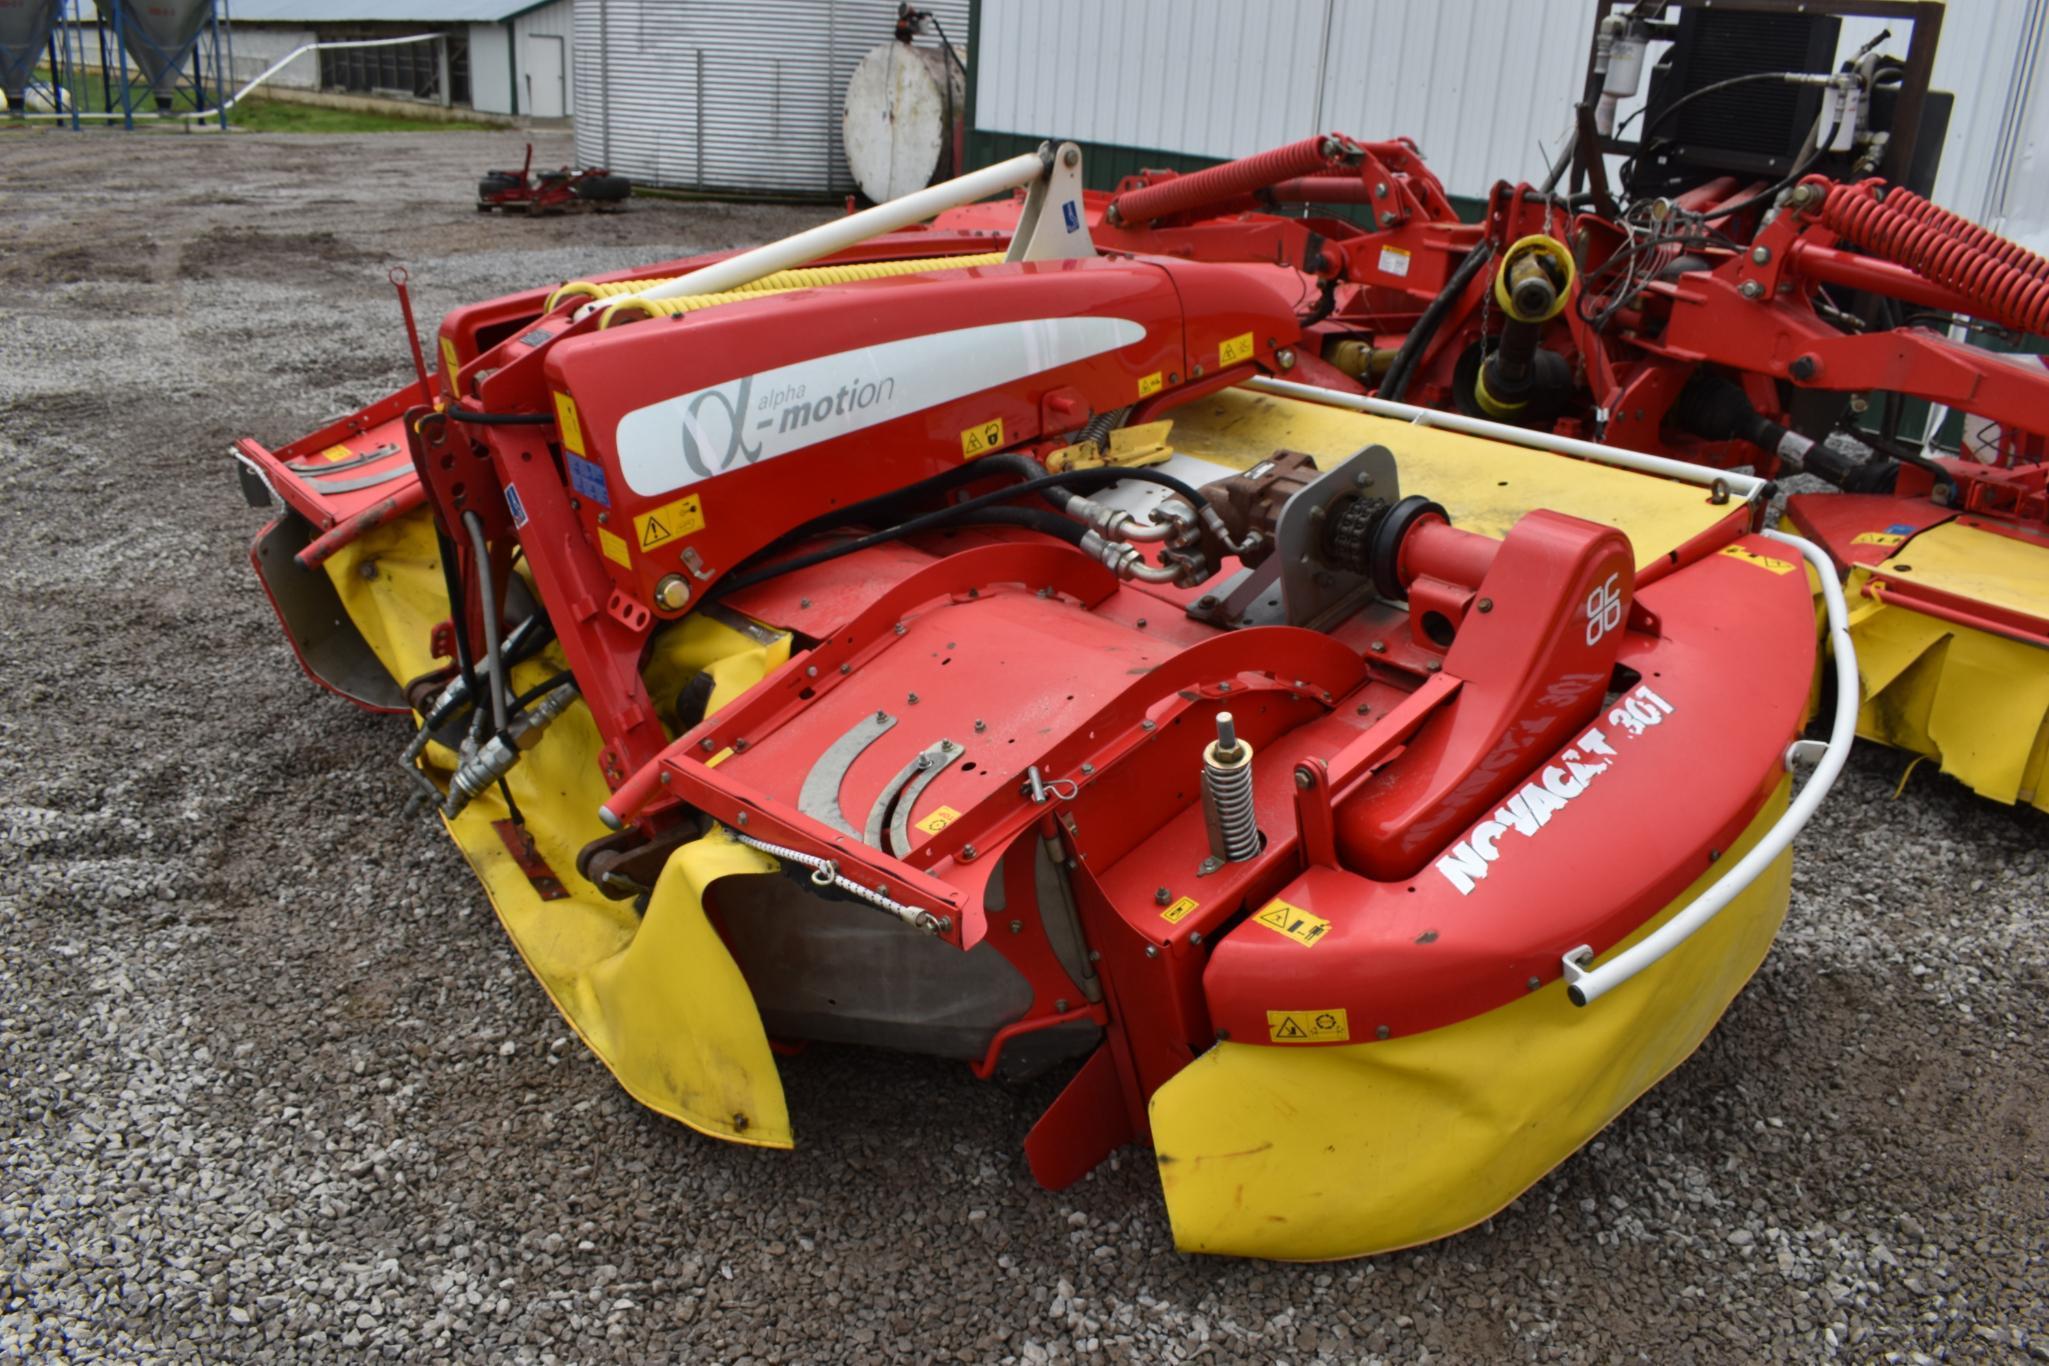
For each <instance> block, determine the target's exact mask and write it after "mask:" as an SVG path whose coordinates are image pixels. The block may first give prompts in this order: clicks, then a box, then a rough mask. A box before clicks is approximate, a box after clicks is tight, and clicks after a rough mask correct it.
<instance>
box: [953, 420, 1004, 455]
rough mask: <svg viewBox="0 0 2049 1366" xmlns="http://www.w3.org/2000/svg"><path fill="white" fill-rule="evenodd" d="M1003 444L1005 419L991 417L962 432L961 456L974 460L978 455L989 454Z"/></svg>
mask: <svg viewBox="0 0 2049 1366" xmlns="http://www.w3.org/2000/svg"><path fill="white" fill-rule="evenodd" d="M1002 445H1003V419H1002V418H1000V417H993V418H990V419H989V420H988V421H987V422H982V423H977V424H976V425H975V426H972V427H970V428H968V429H967V430H966V431H964V432H962V433H961V434H960V458H961V459H963V460H973V459H974V458H975V457H976V456H978V455H987V454H988V453H989V452H991V451H993V450H998V449H1000V448H1001V447H1002Z"/></svg>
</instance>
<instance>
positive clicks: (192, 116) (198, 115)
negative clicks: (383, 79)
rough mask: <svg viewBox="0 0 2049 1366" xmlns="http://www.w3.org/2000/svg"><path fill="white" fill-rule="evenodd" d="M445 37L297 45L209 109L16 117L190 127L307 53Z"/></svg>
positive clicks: (429, 35)
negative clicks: (145, 121)
mask: <svg viewBox="0 0 2049 1366" xmlns="http://www.w3.org/2000/svg"><path fill="white" fill-rule="evenodd" d="M446 36H447V35H446V34H441V33H414V34H409V35H407V36H406V37H403V38H351V39H349V40H347V41H345V42H329V43H301V44H300V45H299V46H298V47H295V48H293V49H292V50H291V51H290V52H287V53H286V54H285V55H284V56H282V57H280V58H278V59H277V60H276V61H274V62H272V63H271V64H270V65H269V66H267V67H265V68H264V69H263V70H262V71H261V72H259V73H257V76H256V78H255V79H254V80H252V81H250V82H249V83H248V84H247V85H245V86H243V87H242V88H241V89H240V90H237V91H236V92H235V93H234V94H232V95H230V96H228V97H227V98H226V99H224V100H222V101H221V102H220V103H219V104H216V105H214V106H213V107H212V108H210V109H180V110H176V111H173V112H170V113H165V112H162V111H160V110H155V109H136V110H131V111H129V112H127V113H123V112H122V111H121V110H119V109H112V110H107V111H105V112H100V111H96V110H85V109H81V110H78V111H77V112H76V113H74V112H73V111H71V110H69V109H66V110H62V111H60V112H57V113H54V114H52V113H41V112H38V113H33V114H22V115H18V116H17V117H20V118H27V119H55V120H59V121H62V122H67V123H68V122H70V121H71V120H72V119H80V120H84V119H92V120H94V121H95V122H106V121H110V120H113V119H124V120H125V119H171V120H174V121H183V122H187V123H190V122H192V121H194V120H198V121H200V122H204V121H205V120H207V119H217V118H219V117H220V115H221V111H222V110H223V109H233V108H234V107H235V106H236V105H237V104H240V103H241V102H242V101H243V100H244V99H246V98H247V97H248V95H249V92H250V91H252V90H254V89H255V88H256V87H257V86H259V85H262V84H263V83H264V82H265V81H267V80H269V79H270V78H271V77H272V76H275V75H277V73H278V72H280V71H283V70H284V69H285V68H286V67H288V66H290V65H291V64H292V63H293V62H295V61H297V60H298V59H299V58H301V57H303V56H305V55H306V54H307V53H309V52H332V51H335V50H337V49H339V48H345V47H399V46H401V45H403V44H405V43H434V42H440V41H441V40H442V39H444V38H445V37H446Z"/></svg>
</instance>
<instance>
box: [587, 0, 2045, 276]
mask: <svg viewBox="0 0 2049 1366" xmlns="http://www.w3.org/2000/svg"><path fill="white" fill-rule="evenodd" d="M588 2H589V0H586V3H588ZM976 9H977V11H978V13H977V15H976V19H977V23H976V29H975V35H974V38H973V43H974V46H975V49H976V51H975V57H976V61H975V88H974V95H973V100H974V123H975V128H976V132H977V137H976V140H975V146H976V148H977V150H978V153H979V154H980V156H981V157H987V156H991V155H995V154H999V153H1000V152H1007V151H1009V150H1013V146H1012V144H1013V143H1014V142H1015V140H1017V139H1020V138H1022V139H1025V140H1033V141H1035V140H1036V139H1038V138H1040V137H1044V136H1048V135H1058V136H1064V137H1071V138H1074V139H1077V140H1079V141H1082V142H1084V143H1087V144H1095V145H1097V146H1098V147H1103V148H1113V149H1129V150H1131V151H1133V152H1134V153H1142V152H1152V153H1155V154H1157V153H1169V154H1173V153H1179V154H1185V155H1190V156H1199V157H1209V158H1223V157H1233V156H1242V155H1244V154H1246V153H1249V152H1256V151H1261V150H1263V149H1265V148H1268V147H1272V146H1275V145H1277V144H1279V143H1283V142H1288V141H1292V140H1294V139H1296V138H1301V137H1307V136H1309V135H1311V134H1313V133H1317V132H1324V131H1332V130H1335V131H1340V132H1346V133H1351V134H1354V135H1356V136H1360V137H1367V138H1381V137H1390V136H1394V135H1397V134H1407V135H1409V136H1411V137H1414V138H1415V139H1416V140H1417V141H1418V142H1419V143H1420V144H1421V145H1422V148H1423V152H1424V155H1425V156H1426V157H1428V159H1429V161H1430V164H1431V166H1432V167H1433V168H1434V169H1435V170H1436V172H1437V174H1438V175H1439V176H1440V177H1441V178H1442V179H1443V180H1444V182H1445V185H1446V187H1447V188H1448V189H1449V190H1451V192H1452V193H1454V194H1457V195H1464V196H1472V197H1479V196H1482V195H1484V194H1485V193H1486V191H1487V189H1488V187H1489V186H1490V185H1491V184H1492V183H1493V182H1494V181H1496V180H1499V179H1509V180H1514V179H1519V178H1528V179H1532V180H1535V179H1538V178H1540V177H1541V175H1542V172H1543V169H1544V166H1545V152H1546V149H1550V150H1553V151H1555V150H1556V149H1557V147H1558V146H1559V143H1560V141H1561V140H1562V138H1563V135H1564V133H1565V129H1566V127H1567V125H1568V123H1569V121H1570V118H1571V112H1570V111H1571V106H1572V102H1573V100H1574V99H1575V98H1576V97H1577V95H1578V93H1579V89H1580V85H1581V82H1582V81H1583V79H1584V75H1585V69H1586V54H1587V47H1588V43H1589V40H1590V36H1591V34H1592V32H1593V16H1594V3H1593V0H1515V2H1514V3H1509V2H1508V0H1263V3H1258V4H1247V3H1241V2H1240V0H978V4H977V6H976ZM2045 24H2049V0H1954V2H1953V3H1951V4H1950V5H1949V7H1948V10H1947V13H1946V15H1945V18H1944V20H1943V28H1942V41H1941V46H1940V48H1939V50H1938V52H1937V55H1936V64H1935V73H1934V85H1935V87H1936V88H1938V89H1943V90H1948V91H1951V92H1953V93H1954V94H1955V96H1956V106H1955V109H1954V112H1953V114H1952V116H1951V119H1950V124H1949V134H1948V138H1947V139H1946V141H1945V143H1944V146H1943V152H1942V166H1941V171H1940V175H1939V178H1938V180H1937V182H1936V186H1935V195H1934V197H1935V198H1936V200H1937V201H1939V202H1941V203H1943V204H1945V205H1947V206H1949V207H1951V208H1954V209H1955V210H1957V211H1958V212H1960V213H1963V214H1965V215H1967V216H1969V217H1972V218H1975V219H1979V220H1981V221H1983V222H1986V223H1987V224H1988V225H1991V226H1994V227H2002V225H2003V227H2002V230H2003V231H2005V232H2007V233H2008V234H2010V235H2012V236H2015V237H2018V238H2021V239H2022V240H2024V241H2027V242H2029V243H2030V244H2031V245H2033V246H2035V247H2036V248H2037V249H2038V250H2041V249H2045V248H2049V175H2045V174H2044V173H2043V172H2044V171H2045V170H2049V97H2045V95H2044V92H2043V90H2042V83H2043V80H2044V76H2043V63H2042V61H2041V58H2042V55H2043V54H2042V48H2043V39H2044V32H2045ZM1882 27H1884V26H1883V25H1881V24H1880V23H1878V22H1876V21H1869V20H1854V21H1845V23H1844V25H1843V32H1842V46H1841V51H1842V52H1843V53H1845V54H1847V53H1848V52H1849V51H1851V50H1854V49H1855V48H1856V47H1858V46H1861V45H1862V44H1863V43H1864V42H1865V41H1866V40H1867V39H1869V38H1871V37H1873V36H1875V35H1876V34H1877V33H1878V32H1879V31H1880V29H1881V28H1882ZM1892 46H1893V50H1894V51H1900V52H1903V51H1904V49H1905V46H1906V44H1905V33H1904V31H1902V32H1899V33H1896V35H1895V42H1894V44H1893V45H1892ZM1639 102H1640V100H1639ZM1629 108H1630V106H1627V105H1625V106H1624V109H1625V112H1626V111H1627V110H1628V109H1629ZM1114 155H1115V154H1113V159H1114ZM1127 159H1128V158H1127ZM1151 164H1159V163H1158V159H1157V156H1155V158H1154V160H1153V161H1152V163H1151ZM1091 180H1092V181H1097V180H1099V178H1098V177H1094V176H1092V177H1091Z"/></svg>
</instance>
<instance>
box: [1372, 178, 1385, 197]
mask: <svg viewBox="0 0 2049 1366" xmlns="http://www.w3.org/2000/svg"><path fill="white" fill-rule="evenodd" d="M1373 197H1374V198H1375V199H1385V198H1387V182H1386V181H1384V180H1376V181H1374V182H1373Z"/></svg>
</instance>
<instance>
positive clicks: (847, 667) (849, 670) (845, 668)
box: [840, 664, 854, 674]
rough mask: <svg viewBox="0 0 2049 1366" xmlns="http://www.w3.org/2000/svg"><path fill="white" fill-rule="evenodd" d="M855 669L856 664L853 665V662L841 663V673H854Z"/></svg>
mask: <svg viewBox="0 0 2049 1366" xmlns="http://www.w3.org/2000/svg"><path fill="white" fill-rule="evenodd" d="M853 671H854V666H853V665H851V664H842V665H840V672H841V673H843V674H850V673H852V672H853Z"/></svg>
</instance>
